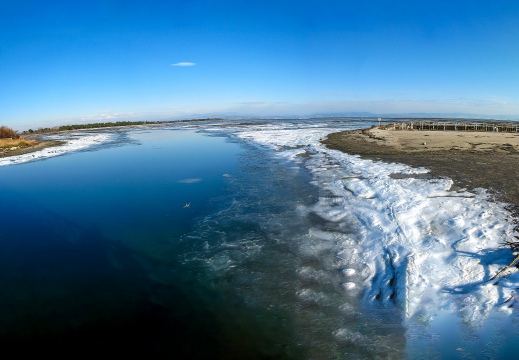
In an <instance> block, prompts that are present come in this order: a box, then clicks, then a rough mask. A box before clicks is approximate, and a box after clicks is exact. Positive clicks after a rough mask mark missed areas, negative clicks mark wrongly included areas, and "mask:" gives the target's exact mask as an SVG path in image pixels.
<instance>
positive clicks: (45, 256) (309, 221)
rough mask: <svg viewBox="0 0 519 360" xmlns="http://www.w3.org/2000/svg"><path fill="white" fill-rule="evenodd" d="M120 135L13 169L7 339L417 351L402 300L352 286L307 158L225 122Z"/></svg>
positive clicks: (3, 171)
mask: <svg viewBox="0 0 519 360" xmlns="http://www.w3.org/2000/svg"><path fill="white" fill-rule="evenodd" d="M205 128H207V126H205ZM109 133H110V134H112V135H113V136H114V137H115V140H113V141H112V142H111V143H109V144H104V145H100V146H98V147H97V148H93V149H91V151H81V152H75V153H69V154H67V155H65V156H60V157H55V158H50V159H47V160H43V161H37V162H32V163H26V164H22V165H14V166H6V167H2V168H0V189H1V193H0V249H1V251H0V345H2V348H3V349H4V351H7V350H14V351H16V352H17V354H19V355H38V356H40V355H42V354H51V355H54V356H57V357H67V358H104V357H106V356H126V355H133V356H143V357H144V356H146V357H148V358H150V357H151V358H157V357H158V358H163V357H165V358H197V359H201V358H211V359H275V358H283V359H301V358H304V359H352V358H362V359H364V358H401V357H403V355H402V354H403V351H404V348H405V339H404V329H403V327H402V326H401V316H400V313H399V311H397V310H395V308H389V309H385V308H369V309H365V308H363V307H362V306H361V305H359V303H358V299H356V298H354V297H346V296H345V293H344V289H343V288H342V287H341V282H342V281H343V278H342V277H341V275H340V274H339V272H338V271H337V264H336V263H335V262H334V261H335V260H334V259H336V256H335V255H336V254H335V253H334V251H336V250H335V248H336V246H335V242H336V241H337V240H336V239H333V238H329V236H328V237H327V235H324V234H325V233H326V231H328V230H330V231H333V230H334V226H337V225H336V224H333V223H331V222H329V221H328V222H327V221H325V220H324V219H322V218H320V217H319V216H318V215H316V214H315V213H313V212H312V210H311V207H312V204H315V203H316V202H317V200H318V198H319V197H320V196H323V194H320V193H319V190H318V189H317V187H316V186H315V185H312V176H311V174H310V173H309V172H308V171H307V170H305V167H304V166H302V163H303V162H304V161H306V160H305V158H300V159H299V160H297V161H296V162H294V161H288V160H283V159H281V158H279V157H276V156H274V155H273V153H272V151H269V150H266V149H264V148H261V147H257V146H253V145H251V144H250V143H246V142H242V141H241V140H239V139H236V138H233V137H232V136H228V134H227V135H226V132H225V131H213V132H211V131H209V130H206V131H205V132H204V131H199V132H197V131H195V130H186V129H184V130H178V129H168V128H162V129H153V130H151V129H131V130H122V131H117V132H114V131H111V132H109ZM324 195H325V194H324ZM186 204H189V206H188V207H185V205H186ZM343 230H344V229H343ZM343 230H341V231H343Z"/></svg>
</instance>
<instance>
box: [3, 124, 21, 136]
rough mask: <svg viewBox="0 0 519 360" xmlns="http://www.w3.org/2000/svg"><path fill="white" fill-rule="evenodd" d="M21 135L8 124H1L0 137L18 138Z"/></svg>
mask: <svg viewBox="0 0 519 360" xmlns="http://www.w3.org/2000/svg"><path fill="white" fill-rule="evenodd" d="M19 137H20V135H18V133H17V132H16V131H14V130H13V129H11V128H8V127H7V126H0V139H18V138H19Z"/></svg>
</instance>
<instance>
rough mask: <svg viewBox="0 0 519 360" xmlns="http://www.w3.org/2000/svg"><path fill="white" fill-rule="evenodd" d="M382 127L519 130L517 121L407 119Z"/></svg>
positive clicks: (394, 128) (397, 128)
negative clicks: (507, 122) (497, 122)
mask: <svg viewBox="0 0 519 360" xmlns="http://www.w3.org/2000/svg"><path fill="white" fill-rule="evenodd" d="M382 127H383V128H386V129H392V130H440V131H447V130H450V131H494V132H519V122H518V123H515V124H503V123H500V124H496V123H484V122H479V123H475V122H474V123H470V122H449V121H408V122H400V123H391V124H388V125H382Z"/></svg>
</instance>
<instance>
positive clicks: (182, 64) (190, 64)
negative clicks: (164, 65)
mask: <svg viewBox="0 0 519 360" xmlns="http://www.w3.org/2000/svg"><path fill="white" fill-rule="evenodd" d="M195 65H196V63H194V62H188V61H181V62H178V63H175V64H171V65H170V66H195Z"/></svg>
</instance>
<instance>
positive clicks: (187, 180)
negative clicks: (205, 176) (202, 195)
mask: <svg viewBox="0 0 519 360" xmlns="http://www.w3.org/2000/svg"><path fill="white" fill-rule="evenodd" d="M200 181H202V179H200V178H194V179H182V180H178V181H177V182H178V183H181V184H197V183H199V182H200Z"/></svg>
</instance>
